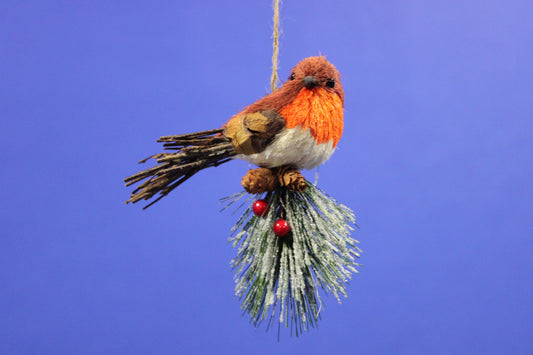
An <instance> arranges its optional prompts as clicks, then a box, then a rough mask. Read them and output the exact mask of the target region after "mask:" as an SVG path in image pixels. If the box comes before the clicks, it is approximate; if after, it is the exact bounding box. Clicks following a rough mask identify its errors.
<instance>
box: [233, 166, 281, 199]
mask: <svg viewBox="0 0 533 355" xmlns="http://www.w3.org/2000/svg"><path fill="white" fill-rule="evenodd" d="M241 185H242V186H243V187H244V189H245V190H246V191H247V192H249V193H251V194H259V193H262V192H265V191H273V190H274V189H275V188H276V186H278V179H277V177H276V175H275V174H274V173H273V172H272V170H270V169H267V168H257V169H252V170H248V173H246V175H245V176H244V177H243V178H242V182H241Z"/></svg>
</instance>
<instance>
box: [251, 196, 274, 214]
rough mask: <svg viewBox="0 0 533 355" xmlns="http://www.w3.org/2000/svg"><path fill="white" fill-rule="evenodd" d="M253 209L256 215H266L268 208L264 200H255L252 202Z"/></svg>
mask: <svg viewBox="0 0 533 355" xmlns="http://www.w3.org/2000/svg"><path fill="white" fill-rule="evenodd" d="M253 210H254V213H255V215H256V216H266V214H267V213H268V211H269V210H270V208H269V207H268V203H267V202H266V201H265V200H257V201H255V203H254V207H253Z"/></svg>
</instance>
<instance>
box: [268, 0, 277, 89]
mask: <svg viewBox="0 0 533 355" xmlns="http://www.w3.org/2000/svg"><path fill="white" fill-rule="evenodd" d="M272 6H273V7H274V18H273V21H274V30H273V32H272V76H271V77H270V89H271V90H272V92H274V91H276V90H277V89H278V53H279V0H274V1H273V4H272Z"/></svg>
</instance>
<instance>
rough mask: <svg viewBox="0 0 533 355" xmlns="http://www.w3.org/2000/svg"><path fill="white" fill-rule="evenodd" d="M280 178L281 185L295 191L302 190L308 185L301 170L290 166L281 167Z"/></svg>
mask: <svg viewBox="0 0 533 355" xmlns="http://www.w3.org/2000/svg"><path fill="white" fill-rule="evenodd" d="M278 180H279V183H280V184H281V186H286V187H287V188H288V189H289V190H293V191H299V192H302V191H304V190H305V188H306V187H307V182H306V181H305V178H304V177H303V176H302V174H301V173H300V171H298V170H296V169H294V168H292V167H290V166H284V167H281V168H280V169H279V171H278Z"/></svg>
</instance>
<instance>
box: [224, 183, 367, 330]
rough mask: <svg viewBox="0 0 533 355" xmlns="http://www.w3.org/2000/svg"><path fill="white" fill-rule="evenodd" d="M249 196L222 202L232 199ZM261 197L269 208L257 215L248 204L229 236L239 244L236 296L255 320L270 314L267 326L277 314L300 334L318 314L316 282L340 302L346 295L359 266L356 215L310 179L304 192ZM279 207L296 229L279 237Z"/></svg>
mask: <svg viewBox="0 0 533 355" xmlns="http://www.w3.org/2000/svg"><path fill="white" fill-rule="evenodd" d="M245 195H247V194H244V193H241V194H235V195H233V196H230V197H228V198H226V199H224V202H226V203H227V204H228V206H229V205H231V204H233V203H234V202H236V201H237V200H239V199H241V198H242V197H243V196H245ZM248 196H250V195H248ZM255 197H256V198H255V199H254V201H255V200H257V199H260V198H261V197H262V196H261V195H260V194H258V195H256V196H255ZM263 198H264V199H266V200H267V202H268V204H269V206H270V210H269V212H268V214H267V215H266V216H263V217H258V216H256V215H254V213H253V211H252V205H253V203H252V204H250V205H249V206H248V207H247V208H246V210H245V211H244V213H243V214H242V216H241V217H240V218H239V220H238V221H237V223H236V224H235V226H234V227H233V229H232V234H231V237H230V239H229V240H230V242H231V243H232V244H233V247H237V256H236V257H235V259H233V260H232V262H231V266H232V268H233V269H234V271H235V283H236V286H235V295H236V296H237V297H239V299H240V300H241V301H242V305H241V308H242V310H243V312H244V313H248V314H249V315H250V317H251V322H252V323H253V324H254V325H255V326H256V327H258V326H259V325H260V324H261V323H262V322H263V321H266V322H267V328H268V327H270V326H272V325H273V324H274V323H275V322H276V320H277V321H278V324H279V325H282V324H283V323H285V327H290V328H291V333H292V332H295V334H296V335H297V336H298V334H300V333H301V332H302V331H304V330H309V325H310V326H312V327H315V325H316V323H317V321H318V320H319V319H320V311H321V305H322V300H321V298H320V295H319V292H318V288H319V286H320V288H322V289H323V290H324V291H325V293H326V294H327V293H331V294H333V295H334V296H335V297H336V299H337V300H338V302H339V303H340V297H339V295H343V296H344V297H347V294H346V283H347V282H348V280H349V279H350V278H351V275H352V272H357V270H356V269H355V267H357V266H359V264H358V263H356V262H355V258H356V257H357V258H359V253H360V252H361V250H360V249H359V248H358V247H357V244H358V241H356V240H355V239H353V238H351V237H350V236H349V235H350V232H351V231H353V230H354V229H353V226H355V216H354V214H353V212H352V211H351V210H350V209H349V208H348V207H346V206H344V205H342V204H340V203H338V202H337V201H335V200H334V199H333V198H332V197H330V196H328V195H326V194H325V193H324V192H323V191H321V190H320V189H318V188H316V187H315V186H314V185H312V184H310V183H309V182H307V188H306V189H305V191H304V192H301V193H300V192H294V191H288V190H287V189H285V188H277V189H276V190H275V191H273V192H272V193H268V194H267V195H266V196H263ZM248 201H249V199H248ZM281 214H283V216H282V217H283V218H284V219H286V220H287V222H288V223H289V225H290V227H291V234H289V235H288V236H285V237H282V238H280V237H277V236H276V235H275V234H274V232H273V230H272V226H273V225H274V222H275V221H276V220H277V219H278V218H280V215H281Z"/></svg>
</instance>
